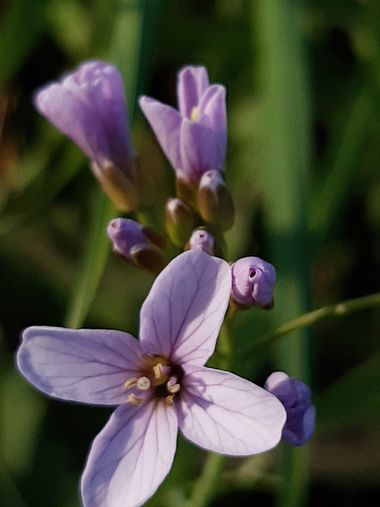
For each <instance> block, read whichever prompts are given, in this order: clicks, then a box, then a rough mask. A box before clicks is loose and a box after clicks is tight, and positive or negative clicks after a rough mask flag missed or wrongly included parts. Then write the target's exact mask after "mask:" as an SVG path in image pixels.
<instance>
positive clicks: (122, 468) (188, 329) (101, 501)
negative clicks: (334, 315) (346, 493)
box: [18, 249, 286, 507]
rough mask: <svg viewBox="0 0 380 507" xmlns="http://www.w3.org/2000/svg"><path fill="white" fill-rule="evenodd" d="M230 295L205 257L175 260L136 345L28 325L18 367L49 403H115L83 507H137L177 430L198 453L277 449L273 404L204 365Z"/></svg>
mask: <svg viewBox="0 0 380 507" xmlns="http://www.w3.org/2000/svg"><path fill="white" fill-rule="evenodd" d="M230 290H231V270H230V267H229V266H228V264H227V263H226V262H225V261H223V260H222V259H217V258H215V257H211V256H209V255H208V254H206V253H205V252H203V251H202V250H199V249H197V250H191V251H188V252H185V253H183V254H181V255H179V256H178V257H177V258H175V259H174V260H173V261H172V262H171V263H170V264H169V265H168V266H167V267H166V268H165V269H164V271H162V272H161V274H160V275H159V276H158V278H157V279H156V281H155V283H154V285H153V287H152V289H151V291H150V294H149V295H148V297H147V299H146V301H145V302H144V304H143V307H142V310H141V320H140V340H139V341H138V340H136V339H135V338H134V337H133V336H131V335H129V334H127V333H123V332H119V331H102V330H69V329H63V328H50V327H31V328H29V329H27V330H26V331H25V332H24V336H23V343H22V345H21V347H20V349H19V351H18V366H19V368H20V370H21V372H22V373H23V374H24V375H25V377H26V378H27V379H28V380H29V381H30V382H31V383H32V384H34V385H35V386H36V387H37V388H39V389H40V390H41V391H43V392H45V393H46V394H49V395H51V396H54V397H57V398H61V399H65V400H72V401H78V402H84V403H90V404H100V405H119V407H118V408H116V410H115V412H114V414H113V415H112V416H111V418H110V420H109V422H108V423H107V424H106V426H105V427H104V429H103V430H102V431H101V432H100V434H99V435H98V436H97V437H96V439H95V441H94V443H93V445H92V448H91V451H90V454H89V457H88V461H87V465H86V468H85V471H84V473H83V477H82V496H83V502H84V505H85V506H86V507H106V506H107V507H116V506H117V507H127V506H128V507H131V506H137V505H141V504H142V503H143V502H144V501H146V500H147V499H148V498H149V497H150V496H151V495H152V494H153V493H154V491H155V490H156V489H157V487H158V486H159V485H160V483H161V482H162V480H163V479H164V477H165V476H166V475H167V473H168V472H169V470H170V468H171V465H172V461H173V457H174V453H175V449H176V437H177V430H178V427H179V428H180V429H181V431H182V433H183V434H184V435H185V437H187V438H188V439H189V440H192V441H193V442H194V443H196V444H198V445H199V446H201V447H203V448H205V449H208V450H210V451H215V452H219V453H223V454H229V455H235V456H245V455H250V454H256V453H260V452H263V451H266V450H268V449H270V448H272V447H274V446H275V445H276V444H277V443H278V442H279V440H280V438H281V432H282V428H283V426H284V423H285V419H286V414H285V410H284V408H283V405H282V404H281V403H280V402H279V401H278V400H277V398H276V397H275V396H273V395H272V394H270V393H268V392H267V391H265V390H264V389H261V388H260V387H257V386H256V385H254V384H252V383H251V382H249V381H247V380H244V379H242V378H239V377H237V376H235V375H233V374H232V373H229V372H225V371H221V370H215V369H211V368H206V367H204V364H205V362H206V361H207V360H208V358H209V357H210V356H211V354H212V353H213V351H214V348H215V343H216V339H217V336H218V333H219V329H220V326H221V323H222V321H223V317H224V314H225V311H226V307H227V304H228V299H229V295H230Z"/></svg>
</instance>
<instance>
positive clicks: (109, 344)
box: [17, 327, 141, 405]
mask: <svg viewBox="0 0 380 507" xmlns="http://www.w3.org/2000/svg"><path fill="white" fill-rule="evenodd" d="M17 362H18V367H19V368H20V371H21V373H22V374H23V375H24V376H25V377H26V378H27V379H28V380H29V382H31V383H32V384H33V385H34V386H35V387H37V388H38V389H40V390H41V391H43V392H44V393H46V394H48V395H50V396H54V397H56V398H61V399H64V400H72V401H79V402H83V403H94V404H100V405H117V404H119V403H122V402H124V401H126V398H127V393H126V390H125V387H124V383H125V382H126V380H127V379H128V378H131V377H134V376H136V373H138V372H139V367H140V364H141V355H140V345H139V342H138V341H137V340H136V339H135V338H134V337H133V336H131V335H129V334H127V333H123V332H121V331H109V330H89V329H75V330H74V329H64V328H58V327H29V328H28V329H26V330H25V331H24V333H23V342H22V344H21V346H20V348H19V351H18V353H17Z"/></svg>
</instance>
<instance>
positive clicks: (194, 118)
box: [190, 107, 199, 121]
mask: <svg viewBox="0 0 380 507" xmlns="http://www.w3.org/2000/svg"><path fill="white" fill-rule="evenodd" d="M198 119H199V107H193V109H192V110H191V113H190V120H192V121H197V120H198Z"/></svg>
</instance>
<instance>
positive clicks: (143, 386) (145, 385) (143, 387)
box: [137, 377, 150, 391]
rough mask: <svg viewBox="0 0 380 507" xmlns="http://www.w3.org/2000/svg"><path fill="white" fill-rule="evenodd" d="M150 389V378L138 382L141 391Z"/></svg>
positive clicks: (141, 378) (140, 379)
mask: <svg viewBox="0 0 380 507" xmlns="http://www.w3.org/2000/svg"><path fill="white" fill-rule="evenodd" d="M149 388H150V380H149V379H148V377H140V378H139V379H138V380H137V389H139V390H140V391H146V390H147V389H149Z"/></svg>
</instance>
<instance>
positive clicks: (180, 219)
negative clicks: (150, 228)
mask: <svg viewBox="0 0 380 507" xmlns="http://www.w3.org/2000/svg"><path fill="white" fill-rule="evenodd" d="M165 225H166V230H167V232H168V234H169V237H170V239H171V240H172V242H173V243H174V244H175V245H176V246H178V247H180V248H182V247H183V245H184V244H185V243H186V241H187V239H188V238H189V236H190V234H191V231H192V230H193V229H194V225H195V213H194V211H193V210H192V209H191V208H190V207H189V206H188V205H187V204H185V203H184V202H183V201H181V200H180V199H176V198H169V199H168V200H167V201H166V207H165Z"/></svg>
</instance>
